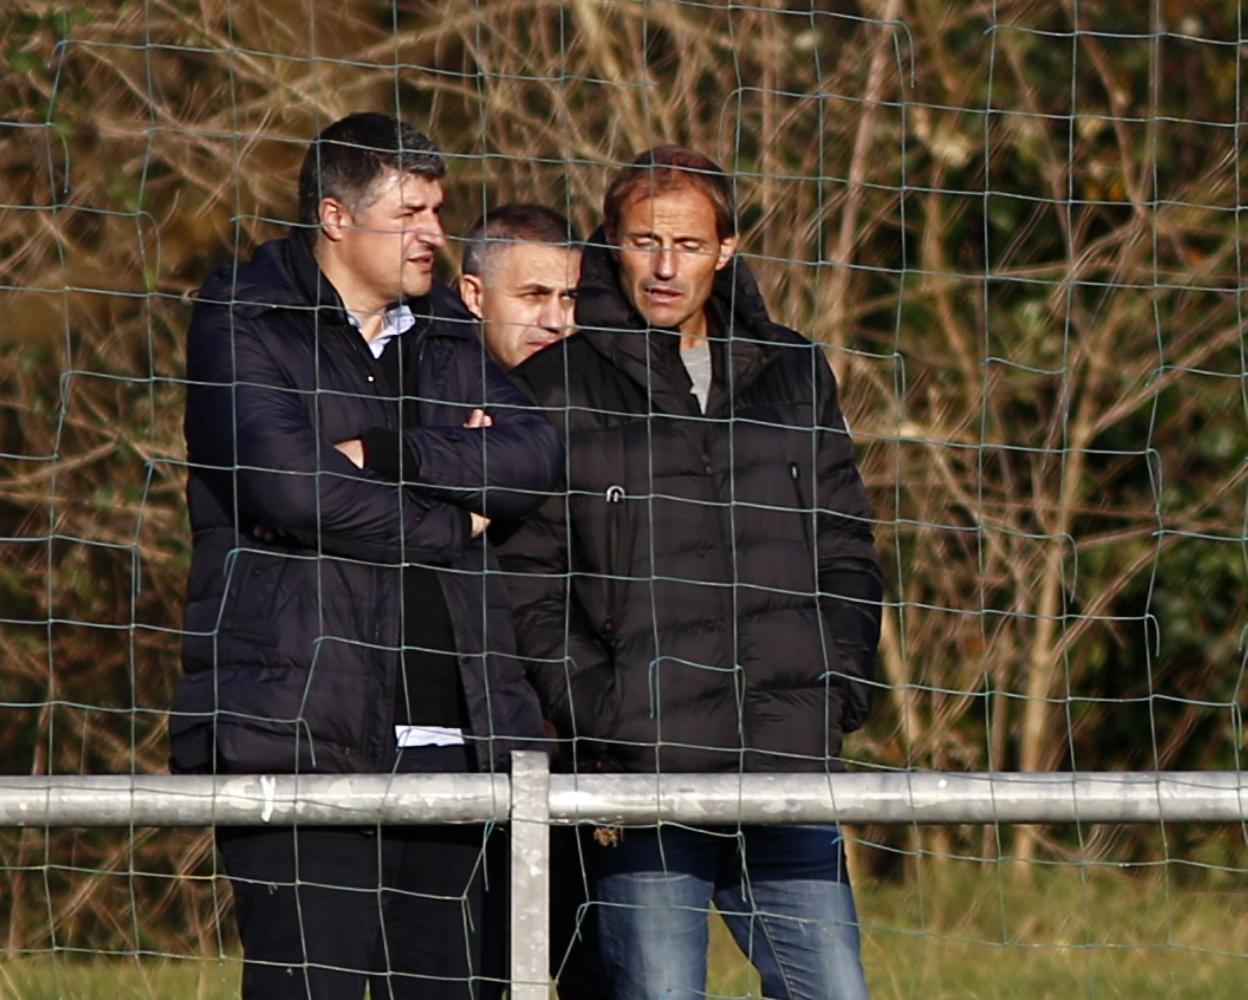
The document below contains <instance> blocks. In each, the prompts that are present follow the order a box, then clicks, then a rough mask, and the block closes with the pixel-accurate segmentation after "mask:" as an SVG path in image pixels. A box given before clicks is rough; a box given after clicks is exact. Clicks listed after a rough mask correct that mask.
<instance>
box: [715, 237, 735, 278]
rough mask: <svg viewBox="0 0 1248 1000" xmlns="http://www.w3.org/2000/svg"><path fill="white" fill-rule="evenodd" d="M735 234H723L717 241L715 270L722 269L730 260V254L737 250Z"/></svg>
mask: <svg viewBox="0 0 1248 1000" xmlns="http://www.w3.org/2000/svg"><path fill="white" fill-rule="evenodd" d="M738 242H739V240H738V239H737V234H736V233H733V234H732V235H731V236H725V237H724V238H723V239H722V240H720V241H719V257H718V258H717V259H716V260H715V270H716V271H722V270H723V269H724V268H725V267H727V266H728V262H729V261H730V260H732V255H733V254H734V253H736V252H737V244H738Z"/></svg>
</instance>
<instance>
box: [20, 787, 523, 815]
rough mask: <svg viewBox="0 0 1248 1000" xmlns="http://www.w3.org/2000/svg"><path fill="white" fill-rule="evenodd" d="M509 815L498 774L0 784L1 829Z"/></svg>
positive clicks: (508, 803) (508, 798)
mask: <svg viewBox="0 0 1248 1000" xmlns="http://www.w3.org/2000/svg"><path fill="white" fill-rule="evenodd" d="M510 811H511V783H510V781H509V780H508V779H507V776H506V775H501V774H500V775H489V774H309V775H293V774H276V775H259V774H239V775H217V776H212V775H186V774H179V775H170V774H136V775H118V774H108V775H94V774H93V775H54V776H48V777H45V776H38V775H37V776H29V777H28V776H20V777H14V776H9V775H5V776H0V827H2V826H214V825H215V826H253V825H257V826H258V825H264V824H270V825H273V826H290V825H293V824H296V823H299V824H309V825H311V824H315V825H318V826H354V825H359V824H364V825H372V824H376V823H384V824H405V825H406V824H423V823H472V822H484V821H485V820H498V821H505V820H506V819H507V816H508V813H509V812H510Z"/></svg>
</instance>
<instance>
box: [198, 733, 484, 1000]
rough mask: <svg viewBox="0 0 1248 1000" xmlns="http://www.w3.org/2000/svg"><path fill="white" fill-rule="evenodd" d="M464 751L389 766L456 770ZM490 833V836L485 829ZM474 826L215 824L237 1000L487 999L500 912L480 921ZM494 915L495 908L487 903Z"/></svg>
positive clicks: (429, 751)
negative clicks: (233, 933) (230, 897)
mask: <svg viewBox="0 0 1248 1000" xmlns="http://www.w3.org/2000/svg"><path fill="white" fill-rule="evenodd" d="M466 762H467V758H466V755H465V752H464V750H463V748H460V747H454V748H452V747H446V748H419V749H416V750H405V751H403V755H402V759H401V760H400V762H399V765H398V767H397V770H399V771H403V772H411V771H457V770H464V769H465V768H464V766H463V765H464V764H466ZM491 836H493V833H492V832H491ZM485 845H486V830H485V828H483V827H481V826H479V825H470V826H422V827H337V828H334V827H299V828H295V829H291V828H283V829H270V828H262V829H257V828H250V827H249V828H240V829H227V828H221V829H220V830H218V831H217V846H218V848H219V849H220V851H221V854H222V857H223V858H224V861H225V870H226V873H227V874H228V875H229V878H230V882H231V884H232V886H233V889H234V915H235V919H236V922H237V925H238V933H239V938H240V939H241V941H242V945H243V957H244V963H245V964H244V966H243V992H242V995H243V998H244V1000H361V998H362V997H363V996H364V988H365V986H366V985H367V986H368V987H369V989H370V996H371V998H372V1000H426V998H438V1000H443V998H462V1000H491V998H494V997H497V996H499V995H500V994H501V991H502V980H503V976H504V974H505V969H504V961H505V959H504V954H503V952H504V945H503V937H502V933H501V931H502V929H504V928H505V925H506V924H505V922H506V914H505V913H501V914H500V913H493V912H491V913H489V914H488V919H487V914H486V913H485V909H486V906H485V886H486V882H487V877H488V879H489V881H490V882H491V883H494V882H498V883H500V884H501V883H504V882H505V880H506V872H505V871H501V870H500V871H493V870H491V871H488V872H487V870H486V852H485ZM491 909H492V910H493V909H497V907H491Z"/></svg>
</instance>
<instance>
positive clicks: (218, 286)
mask: <svg viewBox="0 0 1248 1000" xmlns="http://www.w3.org/2000/svg"><path fill="white" fill-rule="evenodd" d="M284 242H285V241H284V240H271V241H269V242H268V243H262V244H261V245H260V246H259V247H257V248H256V252H255V253H254V254H252V255H251V257H250V258H249V259H247V260H239V259H234V260H230V261H227V262H225V263H224V264H222V265H221V266H220V267H218V268H217V269H216V270H215V271H213V272H212V274H211V275H209V276H208V278H207V280H205V281H204V283H203V285H202V286H201V287H200V288H199V290H198V291H197V292H195V293H194V295H193V298H194V300H195V306H196V309H197V310H199V309H210V310H216V309H222V310H226V311H228V312H229V314H230V315H231V316H233V317H236V318H252V317H256V316H260V315H263V314H264V313H267V312H271V311H272V310H275V309H290V308H292V307H293V308H298V307H300V306H305V307H306V306H308V305H309V303H306V302H304V301H302V297H301V296H300V294H299V292H298V289H297V288H296V287H295V285H294V282H293V280H292V278H291V276H290V274H289V273H288V272H287V270H286V266H285V262H284V261H283V259H282V258H283V250H282V244H283V243H284Z"/></svg>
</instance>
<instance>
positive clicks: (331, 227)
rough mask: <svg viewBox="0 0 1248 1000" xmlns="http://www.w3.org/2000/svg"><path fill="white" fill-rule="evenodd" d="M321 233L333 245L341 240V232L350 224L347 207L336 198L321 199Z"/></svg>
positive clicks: (350, 219) (349, 214)
mask: <svg viewBox="0 0 1248 1000" xmlns="http://www.w3.org/2000/svg"><path fill="white" fill-rule="evenodd" d="M320 216H321V232H322V233H323V234H324V236H325V238H326V239H328V240H332V241H334V242H335V243H336V242H337V241H338V240H340V239H342V234H343V230H345V229H346V228H347V227H348V226H350V225H351V223H352V218H351V213H350V211H348V210H347V206H346V205H344V204H343V203H342V202H340V201H339V200H338V199H337V198H322V199H321V205H320Z"/></svg>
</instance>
